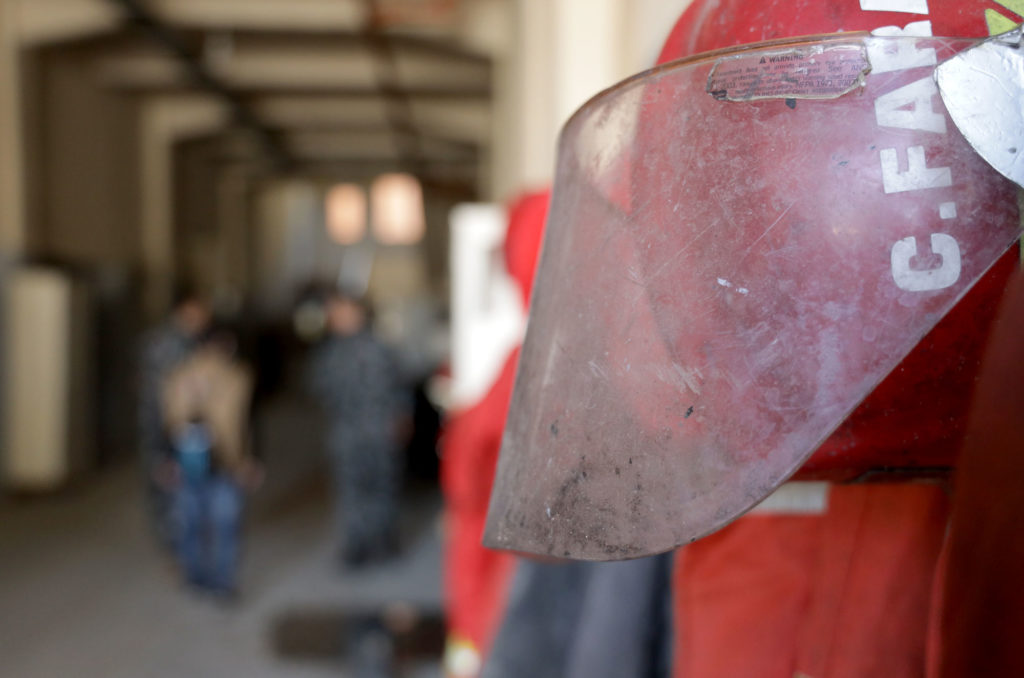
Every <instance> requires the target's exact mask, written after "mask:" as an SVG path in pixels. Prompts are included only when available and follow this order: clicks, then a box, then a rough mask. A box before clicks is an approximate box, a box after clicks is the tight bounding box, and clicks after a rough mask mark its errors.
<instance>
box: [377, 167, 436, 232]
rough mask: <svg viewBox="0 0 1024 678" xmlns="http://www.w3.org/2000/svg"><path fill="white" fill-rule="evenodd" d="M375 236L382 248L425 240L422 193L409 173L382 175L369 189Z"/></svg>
mask: <svg viewBox="0 0 1024 678" xmlns="http://www.w3.org/2000/svg"><path fill="white" fill-rule="evenodd" d="M370 200H371V201H372V207H373V236H374V238H376V240H377V242H379V243H381V244H383V245H412V244H415V243H418V242H419V241H420V240H422V239H423V232H424V230H425V229H426V223H425V220H424V216H423V190H422V189H421V188H420V182H419V181H417V180H416V178H415V177H413V176H412V175H409V174H382V175H380V176H379V177H377V178H376V179H374V181H373V186H372V187H371V188H370Z"/></svg>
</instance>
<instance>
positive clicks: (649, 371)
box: [484, 35, 1019, 560]
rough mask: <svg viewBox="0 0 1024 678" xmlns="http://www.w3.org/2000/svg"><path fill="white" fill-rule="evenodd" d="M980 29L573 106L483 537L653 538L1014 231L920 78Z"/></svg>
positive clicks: (740, 54) (983, 263) (967, 278)
mask: <svg viewBox="0 0 1024 678" xmlns="http://www.w3.org/2000/svg"><path fill="white" fill-rule="evenodd" d="M973 44H975V43H974V41H970V40H960V39H948V38H941V39H940V38H930V37H929V38H871V37H867V36H863V35H861V36H858V35H847V36H842V35H838V36H830V37H826V38H816V39H810V40H802V41H789V42H778V43H771V44H768V43H765V44H761V45H755V46H752V47H747V48H745V49H739V50H731V51H723V52H716V53H712V54H708V55H701V56H698V57H696V58H692V59H688V60H684V61H678V62H674V63H672V64H668V65H665V66H663V67H660V68H657V69H655V70H651V71H648V72H646V73H643V74H641V75H639V76H636V77H634V78H632V79H629V80H626V81H624V82H623V83H621V84H619V85H617V86H616V87H614V88H612V89H609V90H607V91H605V92H603V93H601V94H600V95H598V96H597V97H595V98H594V99H592V100H591V101H590V102H588V103H587V104H586V105H585V106H583V108H582V109H580V110H579V111H578V112H577V113H576V114H575V116H574V117H573V118H572V119H571V120H570V121H569V122H568V123H567V124H566V126H565V128H564V130H563V132H562V135H561V138H560V142H559V149H558V166H557V176H556V180H555V184H554V195H553V199H552V206H551V213H550V215H549V217H548V224H547V231H546V235H545V238H546V239H545V241H544V245H543V250H542V256H541V261H540V265H539V270H538V277H537V280H536V283H535V286H534V293H533V300H532V310H531V315H530V321H529V329H528V333H527V336H526V341H525V345H524V347H523V351H522V357H521V363H520V366H519V373H518V376H517V380H516V387H515V392H514V395H513V398H512V405H511V410H510V412H509V417H508V423H507V428H506V431H505V437H504V441H503V445H502V450H501V457H500V462H499V465H498V471H497V476H496V481H495V486H494V491H493V494H492V498H491V506H490V513H489V516H488V523H487V530H486V535H485V540H484V541H485V544H487V545H488V546H492V547H498V548H507V549H513V550H517V551H524V552H531V553H537V554H547V555H552V556H556V557H570V558H580V559H588V560H612V559H622V558H631V557H637V556H642V555H646V554H651V553H657V552H662V551H666V550H669V549H671V548H673V547H675V546H678V545H682V544H686V543H688V542H691V541H693V540H695V539H697V538H699V537H701V536H703V535H706V534H708V533H709V532H712V531H714V530H715V529H718V528H720V527H722V526H723V525H726V524H727V523H729V522H730V521H732V520H733V519H735V518H736V517H738V516H740V515H741V514H743V513H744V512H745V511H747V510H748V509H750V508H751V507H753V506H754V505H755V504H757V503H758V502H760V501H761V500H762V499H764V498H765V497H766V496H767V495H768V494H770V493H771V492H772V491H773V490H775V489H776V488H777V487H778V486H779V485H780V484H781V483H783V482H784V481H785V480H786V479H787V478H788V477H789V476H790V475H791V474H793V473H794V471H796V470H797V469H798V468H799V467H800V466H801V464H802V463H803V462H804V460H806V459H807V458H808V456H809V455H811V454H812V453H813V452H814V451H815V449H816V448H817V447H818V446H819V445H820V444H821V443H822V441H823V440H825V439H826V438H827V437H828V435H829V434H830V433H831V432H832V431H833V430H834V429H835V428H836V427H837V426H838V425H839V424H840V423H841V422H842V421H843V420H844V419H845V418H846V417H847V415H848V414H849V413H850V412H851V411H852V410H853V409H854V408H855V407H856V406H857V405H858V403H860V402H861V401H862V400H863V399H864V398H865V396H866V395H867V394H868V393H870V392H871V391H872V389H873V388H875V386H876V385H877V384H878V383H879V382H880V381H881V380H882V379H883V378H884V377H885V376H886V375H887V374H888V373H889V372H890V371H892V370H893V369H894V367H895V366H896V365H897V364H898V363H899V362H900V360H901V359H902V358H903V357H904V356H906V355H907V353H909V352H910V350H911V349H912V348H913V347H914V345H915V344H916V343H917V342H918V341H919V340H921V338H922V337H923V336H924V335H925V334H926V333H927V332H928V331H929V330H930V329H931V328H932V327H934V326H935V324H936V322H937V321H938V320H939V319H940V318H942V316H943V315H944V314H946V313H947V312H948V311H949V310H950V308H951V307H952V306H953V305H954V304H956V303H957V301H958V300H959V299H960V298H961V297H963V295H964V294H965V293H966V292H967V291H968V289H969V288H970V287H971V286H972V285H973V284H974V283H975V282H976V281H977V280H978V278H979V277H980V276H982V274H983V273H984V272H985V271H986V270H987V269H988V268H989V267H990V266H991V265H992V264H993V263H994V262H995V261H996V259H997V258H998V257H999V256H1000V255H1001V254H1002V253H1004V252H1005V251H1006V250H1007V248H1008V247H1009V246H1010V245H1011V244H1012V243H1013V241H1014V240H1015V239H1016V238H1017V237H1018V234H1019V222H1018V213H1017V206H1016V199H1015V188H1014V187H1013V186H1012V185H1011V184H1010V183H1009V182H1008V181H1006V180H1005V179H1003V178H1002V177H1001V176H999V175H998V174H997V173H996V172H995V171H994V170H991V169H990V168H989V167H988V166H987V165H986V164H985V162H984V161H982V160H981V159H980V158H978V157H977V156H976V155H975V154H974V153H973V152H972V151H971V149H970V147H969V146H968V145H967V143H966V142H965V141H964V140H963V138H962V137H961V136H960V134H959V132H958V131H957V130H956V128H955V127H954V125H953V123H952V122H951V120H950V119H949V117H948V115H947V113H946V110H945V108H944V107H943V104H942V101H941V99H940V97H939V95H938V91H937V89H936V86H935V82H934V79H933V73H934V67H935V65H936V64H937V63H940V62H941V61H943V60H944V59H946V58H949V57H950V56H952V55H953V54H955V53H956V52H958V51H960V50H962V49H965V48H967V47H969V46H971V45H973Z"/></svg>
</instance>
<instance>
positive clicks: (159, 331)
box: [138, 288, 210, 552]
mask: <svg viewBox="0 0 1024 678" xmlns="http://www.w3.org/2000/svg"><path fill="white" fill-rule="evenodd" d="M209 324H210V310H209V308H208V307H207V306H206V303H205V302H204V301H203V300H202V299H201V298H200V297H199V295H198V294H197V293H196V292H195V291H194V290H191V289H185V288H182V289H180V290H178V291H177V292H176V293H175V299H174V308H173V309H172V311H171V314H170V317H169V318H168V319H167V320H166V321H165V322H164V323H162V324H161V325H159V326H158V327H155V328H153V329H151V330H150V331H149V332H148V333H146V335H145V337H144V338H143V341H142V351H141V355H140V365H139V367H140V375H139V400H138V406H139V409H138V424H139V448H140V455H141V462H142V468H143V472H144V474H145V478H146V481H145V482H146V504H147V509H148V512H149V517H150V521H151V522H152V526H153V530H154V532H155V533H156V536H157V538H158V539H159V541H160V544H161V545H162V546H163V547H165V548H166V549H168V550H169V551H171V552H173V550H174V548H175V538H174V535H175V533H176V529H175V522H174V519H173V515H172V512H173V504H174V502H173V494H172V493H171V492H170V491H169V490H168V489H167V488H166V487H165V485H164V484H163V483H161V482H160V478H159V474H160V472H161V471H162V470H163V468H164V464H165V462H166V460H167V459H168V458H170V457H171V456H172V449H171V442H170V439H169V438H168V436H167V432H166V430H165V427H164V423H163V416H162V410H163V408H162V402H161V400H162V392H163V388H164V382H165V380H166V379H167V376H168V375H169V374H170V373H171V371H172V370H174V368H175V367H177V366H178V365H179V364H181V363H182V362H184V361H185V359H186V358H188V357H189V356H190V355H191V354H192V352H193V351H194V350H195V348H196V346H197V345H198V342H199V338H200V336H201V335H202V334H203V332H204V331H205V330H206V328H207V327H208V326H209Z"/></svg>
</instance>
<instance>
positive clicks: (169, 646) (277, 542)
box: [0, 401, 441, 678]
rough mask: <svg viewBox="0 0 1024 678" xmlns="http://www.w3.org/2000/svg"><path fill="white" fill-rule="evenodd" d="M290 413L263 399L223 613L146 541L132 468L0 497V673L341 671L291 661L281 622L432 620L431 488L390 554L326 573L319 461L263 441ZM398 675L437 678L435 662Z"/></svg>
mask: <svg viewBox="0 0 1024 678" xmlns="http://www.w3.org/2000/svg"><path fill="white" fill-rule="evenodd" d="M299 407H301V405H299V404H296V403H294V402H288V401H285V402H280V403H276V404H271V406H270V407H269V408H267V409H266V410H265V411H264V412H263V414H262V416H261V419H260V421H259V422H258V423H259V425H260V426H262V427H263V430H262V432H261V435H260V437H261V438H262V439H263V441H264V443H268V442H269V443H270V444H269V445H267V447H268V448H270V452H271V454H268V458H267V461H268V471H269V472H268V478H269V479H270V482H268V485H267V487H266V488H265V491H263V492H261V495H260V496H257V497H256V498H255V499H254V501H253V506H252V511H251V514H252V515H251V516H250V521H249V527H248V534H247V539H248V541H247V548H246V554H245V561H244V567H243V574H242V588H243V592H242V598H241V600H240V601H238V602H237V603H235V604H233V605H232V606H229V607H225V606H223V605H219V604H217V603H215V602H214V601H211V600H208V599H205V598H201V597H198V596H196V595H194V594H192V593H190V592H187V591H185V590H182V588H181V587H180V586H179V584H178V583H177V581H176V579H175V577H174V576H173V571H172V568H171V566H170V564H169V563H168V562H167V561H166V560H165V558H164V557H163V556H162V555H161V554H160V553H159V552H158V550H157V549H156V548H155V546H154V544H153V541H152V539H151V538H150V535H149V534H148V531H147V528H146V523H145V520H144V515H143V511H142V502H141V491H140V485H141V483H140V479H139V476H138V473H137V472H136V470H135V469H134V468H131V467H127V466H125V467H123V468H116V469H113V470H109V471H106V472H103V473H99V474H96V475H95V476H94V477H92V478H90V479H88V480H87V481H86V482H82V483H80V484H79V486H78V487H77V488H74V489H72V490H69V491H67V492H64V493H62V494H60V495H56V496H51V497H46V498H33V499H30V500H18V501H10V500H8V501H4V502H0V676H3V677H8V676H9V677H10V678H58V677H63V676H68V677H74V678H121V677H123V678H180V677H183V676H189V677H195V678H202V677H205V676H210V677H214V676H217V677H219V676H245V677H246V678H262V677H264V676H265V677H268V678H269V677H276V676H294V677H296V678H305V677H309V678H319V677H321V676H335V677H337V676H346V675H349V674H348V673H347V671H346V668H345V662H344V659H343V658H342V657H340V656H332V655H331V654H330V653H328V654H326V655H325V656H323V655H322V656H313V655H315V654H316V653H313V655H310V654H309V653H307V655H306V656H301V653H300V656H295V655H294V654H289V653H287V652H282V651H280V649H281V648H280V643H275V640H274V639H275V637H280V636H282V635H284V636H287V635H288V633H287V631H288V629H287V628H286V627H287V625H288V624H289V623H291V622H292V621H294V620H298V619H303V618H307V619H308V618H310V617H313V618H315V617H316V616H317V615H319V617H320V618H325V617H326V618H331V617H332V616H333V617H334V618H340V617H345V616H348V615H351V614H358V613H359V612H363V611H376V610H379V609H380V608H381V606H382V605H384V604H387V603H393V602H395V601H401V602H407V603H410V604H411V605H412V606H413V607H414V608H415V609H417V610H420V611H421V612H424V613H426V614H433V615H437V614H439V611H440V606H441V593H440V578H441V576H440V539H439V529H438V524H439V523H438V520H437V512H438V507H439V500H438V498H437V494H436V492H435V491H420V492H417V493H414V494H413V495H412V496H410V497H408V498H407V502H406V507H405V511H404V526H403V532H404V534H405V536H406V539H405V544H406V550H405V553H404V555H403V556H402V557H401V558H400V559H398V560H396V561H394V562H392V563H389V564H387V565H385V566H381V567H378V568H376V569H373V570H368V571H365V572H357V573H341V572H339V570H338V569H337V568H336V566H335V562H334V542H333V540H332V538H331V530H330V527H331V525H330V502H329V500H328V493H327V491H326V488H325V487H324V485H323V483H322V482H321V481H320V480H318V478H321V477H322V475H323V474H322V472H321V470H320V468H319V463H318V456H317V455H316V454H310V453H309V449H310V447H309V446H308V445H305V446H299V447H296V446H295V445H294V444H292V445H289V446H285V447H282V446H281V444H280V442H281V441H280V440H279V441H278V442H276V443H275V437H276V438H279V439H282V440H283V439H285V438H287V437H288V436H286V435H285V432H287V431H288V430H290V431H293V432H294V431H296V430H297V429H296V418H297V417H299V418H301V414H300V413H299V412H298V411H297V410H296V408H299ZM295 442H296V441H295V440H294V437H293V438H292V443H295ZM307 442H308V441H307ZM288 449H290V450H291V451H290V452H285V451H284V450H288ZM296 450H302V453H301V454H296ZM275 468H277V469H280V473H278V474H277V475H276V476H275V475H274V472H275ZM300 633H301V631H300ZM292 635H293V636H294V633H292ZM275 647H277V650H275ZM410 666H411V668H410ZM403 675H405V676H412V675H415V676H417V677H419V676H439V675H440V672H439V670H438V668H437V661H436V657H435V658H426V659H421V660H419V661H417V662H415V663H414V664H412V665H408V666H407V670H405V673H404V674H403Z"/></svg>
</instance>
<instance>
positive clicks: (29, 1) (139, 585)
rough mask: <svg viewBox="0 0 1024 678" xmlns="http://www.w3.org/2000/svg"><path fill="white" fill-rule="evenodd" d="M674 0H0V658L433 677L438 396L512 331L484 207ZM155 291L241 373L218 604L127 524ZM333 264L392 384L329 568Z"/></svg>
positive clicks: (40, 666) (497, 236)
mask: <svg viewBox="0 0 1024 678" xmlns="http://www.w3.org/2000/svg"><path fill="white" fill-rule="evenodd" d="M685 3H686V0H672V1H671V2H664V1H663V0H244V1H243V0H0V676H2V677H5V678H6V677H8V676H9V677H11V678H36V677H38V678H52V677H54V676H65V675H66V676H75V677H76V678H110V677H117V676H124V677H126V678H128V677H131V678H139V677H146V676H153V677H161V678H162V677H168V678H170V677H173V676H186V675H188V676H200V677H201V676H253V677H260V676H279V675H288V676H327V675H331V676H337V675H356V674H358V675H359V676H385V677H386V676H391V675H400V676H438V675H440V671H441V669H440V664H441V661H442V652H443V649H444V628H443V624H442V621H441V614H442V598H443V590H442V589H443V587H442V562H441V560H442V550H443V548H442V542H443V538H444V534H443V533H444V525H445V520H444V518H443V516H442V511H441V504H442V502H441V489H440V484H441V483H440V479H439V470H438V466H439V453H438V449H439V448H440V447H442V444H441V443H442V442H443V441H442V440H440V438H439V431H438V426H439V421H438V420H439V419H440V420H441V423H443V422H444V421H450V420H451V418H452V415H453V414H455V413H458V412H460V411H465V410H467V409H469V408H471V407H472V406H473V405H474V403H476V402H478V401H479V400H480V398H482V397H483V396H484V394H485V393H486V392H487V391H488V389H489V388H490V387H491V384H492V383H493V381H494V380H495V378H496V377H497V376H498V375H499V373H500V372H501V370H502V369H503V364H504V362H505V359H506V357H507V354H508V352H509V351H510V350H512V349H513V347H515V346H516V345H517V344H518V342H519V340H520V338H521V335H522V332H523V329H524V324H525V318H524V315H523V309H522V303H521V299H520V298H519V297H520V292H519V290H518V289H517V288H516V284H515V283H514V282H513V280H512V278H511V277H510V276H509V274H508V272H507V270H506V268H505V263H504V259H503V255H502V247H503V242H504V238H505V230H506V227H507V221H508V215H507V210H506V206H507V205H508V204H509V203H510V202H511V201H513V200H514V199H515V198H516V197H517V196H519V195H521V194H523V193H525V192H528V191H531V190H533V189H537V188H543V187H546V186H548V185H550V182H551V181H552V176H551V173H552V168H553V167H554V157H555V146H556V139H557V135H558V131H559V128H560V126H561V124H562V123H563V122H564V121H565V119H566V118H567V117H568V116H569V115H570V114H571V113H572V112H573V111H574V110H575V109H576V108H577V107H578V106H579V105H580V104H581V103H582V102H583V101H585V100H586V99H587V98H589V97H590V96H592V95H593V94H594V93H595V92H597V91H598V90H600V89H602V88H603V87H607V86H609V85H611V84H613V83H614V82H616V81H618V80H619V79H621V78H622V77H624V76H626V75H629V74H631V73H633V72H636V71H638V70H640V69H641V68H646V67H648V66H650V65H651V64H653V62H654V58H655V55H656V53H657V50H658V48H659V45H660V43H661V41H662V39H663V37H664V35H665V34H666V33H667V31H668V28H669V25H670V23H671V20H672V19H673V18H674V17H675V16H676V15H677V14H678V13H679V10H680V8H681V7H682V6H683V5H685ZM183 289H188V290H190V291H192V292H194V293H196V294H197V295H198V296H199V298H201V299H202V301H203V303H204V304H205V305H206V307H207V311H208V312H209V315H210V316H212V318H213V319H214V320H215V321H216V322H217V323H223V324H224V325H225V326H230V327H231V329H232V331H233V332H235V333H236V334H237V339H238V340H239V341H238V347H237V348H238V357H239V358H240V360H239V362H241V363H243V364H244V365H245V366H246V367H247V368H248V369H250V370H251V373H252V374H253V375H254V376H255V388H254V396H253V398H252V400H253V408H252V412H251V415H252V416H251V431H252V434H253V435H252V438H253V448H254V451H255V453H256V455H257V456H258V457H259V458H260V461H259V464H260V465H261V466H262V468H261V470H262V471H263V472H264V473H265V480H264V482H263V484H262V487H261V488H260V489H259V490H258V491H255V492H254V493H252V495H251V500H250V504H249V507H248V508H249V510H248V520H247V525H246V528H245V530H244V544H245V548H244V557H243V558H242V561H241V580H240V581H241V584H240V590H241V595H240V598H239V600H238V601H236V602H233V603H230V604H226V605H221V604H218V603H217V602H215V601H213V600H210V599H208V598H207V597H201V596H198V595H196V594H194V593H193V592H192V591H190V590H187V589H186V588H185V587H184V586H183V585H182V584H181V582H180V579H181V576H180V575H181V573H180V572H176V571H175V568H174V566H173V565H172V563H171V559H170V557H169V555H168V554H167V553H166V552H162V551H161V550H160V549H159V548H158V546H157V539H155V538H154V530H153V526H152V525H151V524H149V523H147V513H146V511H147V503H146V499H147V495H146V492H145V490H146V486H147V485H151V484H152V483H153V482H155V481H154V476H155V475H156V473H155V470H154V468H152V467H151V462H152V460H151V459H149V458H147V454H148V452H147V450H146V449H145V448H146V444H145V442H144V440H143V439H144V438H145V437H146V436H145V435H144V431H143V430H142V429H144V428H145V427H144V426H140V421H141V419H142V418H143V417H141V416H140V411H141V410H142V409H144V408H143V407H142V405H144V404H145V403H144V402H143V401H145V396H146V395H147V393H146V389H147V388H149V389H150V391H151V392H150V393H149V395H150V396H153V395H154V394H155V393H157V392H160V394H161V396H162V395H163V393H162V391H161V389H162V387H163V386H165V383H166V381H167V375H166V374H161V375H157V377H158V378H151V377H152V375H150V376H147V375H146V374H145V370H144V362H145V361H144V360H143V352H142V347H143V346H144V345H145V344H146V342H147V338H151V336H152V335H153V330H154V328H156V329H157V330H158V331H164V332H165V333H166V330H168V329H169V328H170V329H173V328H172V327H171V326H172V325H173V319H174V310H175V306H176V305H175V299H176V296H177V294H178V293H179V292H180V291H181V290H183ZM331 289H334V290H339V289H345V290H347V291H348V292H352V293H355V294H356V295H359V296H361V297H362V298H363V299H364V300H366V301H367V302H368V303H370V304H371V305H372V307H373V310H374V313H373V316H372V318H371V321H372V322H371V323H370V327H369V328H368V329H369V331H370V332H371V333H372V334H373V336H374V337H375V338H376V339H379V341H380V342H381V343H382V344H384V345H386V346H387V347H388V350H389V351H391V352H393V355H394V356H395V357H396V363H397V372H398V373H399V376H400V382H401V386H402V388H403V389H404V394H405V395H406V396H408V402H409V403H413V402H414V403H415V404H416V409H415V410H414V411H410V412H408V413H407V414H408V415H409V417H410V418H409V419H408V420H407V421H406V420H403V421H401V422H398V423H400V424H401V426H396V428H401V429H402V431H403V434H408V435H411V439H410V440H409V444H408V445H407V446H406V447H407V449H405V450H404V451H403V454H404V457H403V459H402V462H404V465H405V478H404V489H403V491H402V493H401V496H400V501H399V503H400V521H399V532H400V535H399V536H400V539H399V546H400V549H399V555H398V557H397V558H396V559H392V560H384V561H383V562H381V563H379V564H376V563H375V564H373V565H372V566H371V567H364V568H359V569H345V570H343V569H342V568H340V567H339V563H338V535H337V533H336V529H335V519H336V516H334V515H332V514H333V513H334V512H335V507H336V505H337V497H336V496H335V495H336V491H337V488H336V485H337V484H338V483H337V482H336V481H337V476H338V475H339V474H337V472H336V469H332V467H331V464H330V463H329V453H328V450H327V447H328V445H327V444H326V443H327V440H326V439H327V438H328V436H327V434H326V429H327V426H328V423H329V422H327V421H325V419H326V416H325V414H324V412H323V411H322V410H323V408H322V407H321V406H322V405H323V403H320V402H317V400H316V399H314V398H313V397H312V396H311V394H310V390H309V381H310V380H309V374H308V372H309V365H310V364H311V356H312V355H313V354H314V353H315V352H316V349H317V347H318V346H321V345H323V344H324V343H326V341H325V335H326V334H327V332H326V329H327V318H326V315H327V314H326V313H325V304H324V303H323V297H324V290H331ZM172 334H173V333H172ZM165 338H166V337H165ZM177 339H181V337H178V338H177ZM197 340H198V337H190V338H189V342H191V343H192V344H195V343H196V341H197ZM183 343H186V342H183ZM193 349H194V346H191V347H190V349H189V350H193ZM179 357H181V356H179ZM179 362H181V361H179ZM147 380H149V382H150V383H149V385H148V386H147ZM328 381H330V380H328ZM154 384H156V386H154ZM157 418H158V419H159V415H157ZM151 423H152V422H151ZM156 426H157V428H160V427H161V426H163V427H165V428H169V427H168V426H167V422H166V421H158V422H157V424H156ZM157 432H158V433H161V431H157ZM164 433H166V431H164ZM175 461H179V460H175ZM332 472H333V473H334V477H333V479H334V480H335V482H334V483H332ZM481 473H483V474H486V473H488V471H486V470H485V471H481ZM340 475H342V476H344V474H340ZM470 480H471V481H472V483H479V486H480V487H484V486H485V485H486V484H487V483H488V482H489V477H488V478H483V479H478V478H474V477H471V478H470ZM472 483H471V484H472ZM150 489H151V488H150ZM474 546H475V545H474ZM382 629H383V631H382ZM389 657H393V658H394V659H395V662H396V665H395V667H394V668H395V670H394V671H392V670H391V668H390V667H388V666H385V665H386V664H387V663H388V661H389V659H388V658H389Z"/></svg>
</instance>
